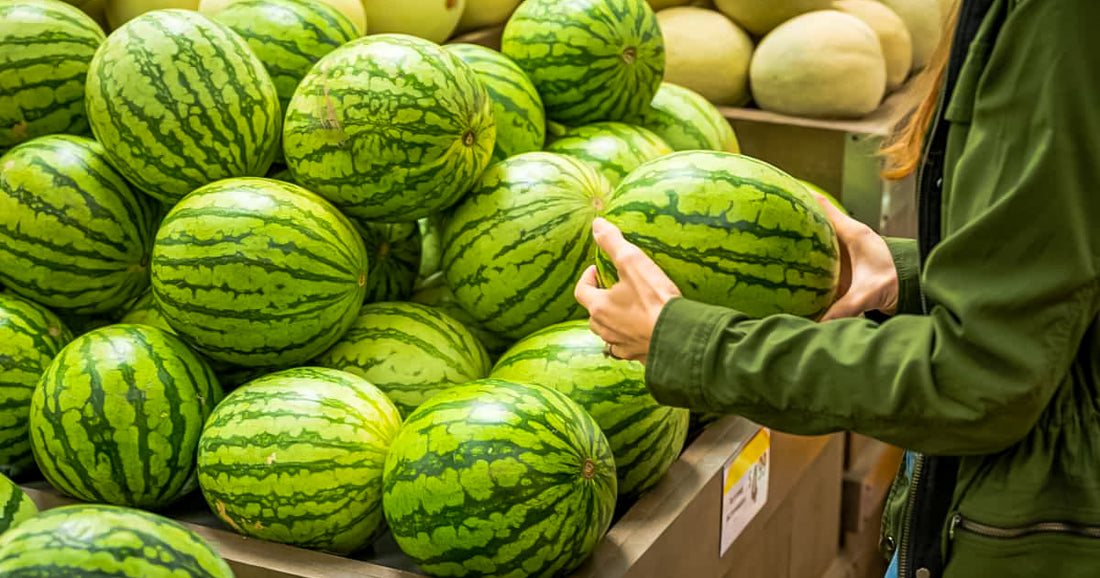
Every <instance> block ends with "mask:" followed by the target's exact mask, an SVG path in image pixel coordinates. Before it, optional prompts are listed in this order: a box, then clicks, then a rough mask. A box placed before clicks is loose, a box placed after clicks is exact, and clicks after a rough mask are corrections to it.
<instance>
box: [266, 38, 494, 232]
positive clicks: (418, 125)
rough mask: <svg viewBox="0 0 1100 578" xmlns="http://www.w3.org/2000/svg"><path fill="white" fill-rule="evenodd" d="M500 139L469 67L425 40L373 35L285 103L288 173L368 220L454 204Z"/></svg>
mask: <svg viewBox="0 0 1100 578" xmlns="http://www.w3.org/2000/svg"><path fill="white" fill-rule="evenodd" d="M495 139H496V127H495V124H494V122H493V114H492V101H491V100H490V99H489V94H488V92H486V90H485V87H484V86H483V84H482V83H481V81H480V80H479V79H478V77H477V75H476V74H475V73H474V71H473V70H472V69H471V68H470V67H469V66H467V65H466V64H465V63H464V62H462V61H461V60H459V59H458V58H457V57H456V56H454V55H452V54H450V53H449V52H447V51H445V50H443V49H442V48H440V47H439V46H437V45H435V44H433V43H431V42H428V41H427V40H423V39H419V38H414V37H411V36H404V35H400V34H378V35H373V36H368V37H366V38H361V39H359V40H356V41H354V42H351V43H349V44H346V45H344V46H343V47H341V48H338V49H337V50H335V51H333V52H331V53H329V54H328V55H327V56H325V57H324V58H322V59H321V60H320V61H319V62H318V63H317V65H316V66H314V67H313V69H312V70H311V71H310V73H309V74H308V75H306V77H305V78H304V79H303V80H302V82H301V84H300V85H299V87H298V91H297V92H296V93H295V94H294V98H293V99H292V100H291V103H290V107H289V109H288V110H287V115H286V126H285V129H284V131H283V148H284V153H285V155H286V160H287V164H288V166H289V168H290V172H291V174H293V176H294V180H295V181H296V182H298V183H301V184H302V185H303V186H305V187H307V188H309V189H310V190H312V191H314V192H316V193H318V194H320V195H321V196H323V197H325V198H326V199H328V200H330V201H332V202H333V203H334V204H335V205H336V206H337V207H339V208H340V209H341V210H343V211H344V212H346V213H347V214H348V215H350V216H354V217H356V218H359V219H362V220H365V221H387V222H393V221H415V220H416V219H419V218H421V217H425V216H427V215H429V214H431V213H434V212H437V211H440V210H443V209H446V208H447V207H449V206H451V205H453V204H454V203H455V202H456V201H457V200H458V199H459V198H460V197H461V196H462V194H463V193H465V192H466V191H467V189H469V188H470V186H471V185H472V184H473V183H474V181H475V180H476V179H477V176H478V175H479V174H480V173H481V172H482V170H484V168H485V166H486V165H487V164H488V162H489V158H490V156H491V155H492V150H493V145H494V143H495Z"/></svg>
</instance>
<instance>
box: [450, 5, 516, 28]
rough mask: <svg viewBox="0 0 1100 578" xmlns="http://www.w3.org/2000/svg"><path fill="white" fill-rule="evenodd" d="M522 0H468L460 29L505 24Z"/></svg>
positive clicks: (459, 23)
mask: <svg viewBox="0 0 1100 578" xmlns="http://www.w3.org/2000/svg"><path fill="white" fill-rule="evenodd" d="M521 1H522V0H466V9H465V10H463V11H462V19H460V20H459V21H458V30H459V31H460V32H465V31H467V30H476V29H478V28H486V27H489V26H496V25H498V24H504V22H505V21H507V20H508V17H509V16H511V15H512V12H515V10H516V6H519V3H520V2H521Z"/></svg>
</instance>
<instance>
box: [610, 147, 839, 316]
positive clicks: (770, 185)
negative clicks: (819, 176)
mask: <svg viewBox="0 0 1100 578" xmlns="http://www.w3.org/2000/svg"><path fill="white" fill-rule="evenodd" d="M606 217H607V219H608V220H609V221H611V222H612V223H614V224H616V225H618V226H619V228H621V229H622V231H623V235H624V236H625V237H626V239H627V240H628V241H630V242H632V243H634V244H635V245H637V246H639V247H640V248H641V249H642V250H643V251H645V252H646V253H647V254H649V255H650V256H651V257H652V258H653V260H654V261H656V263H657V265H659V266H660V267H661V269H662V270H664V271H665V273H667V274H668V276H669V278H670V279H672V281H673V282H674V283H676V285H677V286H678V287H679V288H680V290H681V292H683V295H684V297H687V298H689V299H694V300H698V301H703V302H706V303H713V304H717V305H723V306H728V307H733V308H735V309H737V310H739V311H742V312H744V313H746V314H747V315H750V316H753V317H763V316H766V315H771V314H775V313H790V314H793V315H800V316H804V317H809V318H816V317H818V316H820V315H821V314H822V313H824V311H825V310H826V309H827V308H828V307H829V305H830V304H831V303H832V300H833V297H834V295H835V292H836V286H837V281H838V276H839V271H840V258H839V252H838V246H837V239H836V234H835V232H834V231H833V228H832V225H831V224H830V223H829V221H828V219H827V218H826V217H825V214H824V213H823V212H822V210H821V208H820V207H819V206H818V205H817V203H816V202H815V201H814V199H813V197H812V196H810V194H809V192H807V191H806V189H805V188H804V187H803V186H802V185H801V184H799V183H798V182H797V181H795V180H794V179H793V178H792V177H790V176H788V175H786V174H785V173H783V172H782V171H780V170H778V169H776V168H775V167H772V166H771V165H768V164H766V163H763V162H761V161H758V160H755V159H751V158H749V157H744V156H740V155H734V154H729V153H721V152H709V151H695V152H680V153H676V154H673V155H669V156H666V157H662V158H660V159H657V160H656V161H653V162H650V163H648V164H646V165H643V166H642V167H640V168H639V169H637V170H636V171H634V172H633V173H631V175H630V176H629V177H628V178H627V179H626V180H624V181H623V182H622V184H620V185H619V187H618V188H617V189H616V190H615V193H614V194H613V195H612V198H611V202H610V204H609V205H608V209H607V212H606ZM597 264H598V265H599V266H600V269H601V271H600V274H601V281H602V282H603V284H604V286H610V285H611V284H612V283H614V271H613V265H612V264H611V263H610V262H609V261H608V260H607V259H606V258H605V257H604V256H603V255H602V254H601V255H600V259H599V260H598V262H597Z"/></svg>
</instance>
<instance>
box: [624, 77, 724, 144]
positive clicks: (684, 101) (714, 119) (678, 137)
mask: <svg viewBox="0 0 1100 578" xmlns="http://www.w3.org/2000/svg"><path fill="white" fill-rule="evenodd" d="M635 120H636V122H637V123H638V124H640V125H642V126H644V127H645V128H648V129H649V130H651V131H653V132H654V133H656V134H657V136H660V137H661V138H662V139H664V141H665V142H667V143H668V144H669V146H671V147H672V148H673V149H674V150H677V151H692V150H714V151H723V152H727V153H740V152H741V146H740V144H738V142H737V135H736V134H734V132H733V127H732V126H730V123H729V121H728V120H726V118H725V117H724V116H722V113H721V111H719V110H718V109H717V108H715V106H714V105H713V104H711V103H710V102H709V101H708V100H707V99H706V98H704V97H703V96H702V95H700V94H699V93H697V92H694V91H692V90H690V89H687V88H684V87H682V86H678V85H675V84H672V83H671V82H663V83H661V89H660V90H658V91H657V95H656V96H654V97H653V102H652V103H650V106H649V107H648V108H647V109H646V110H645V111H644V112H643V113H642V114H641V115H640V116H639V117H638V118H637V119H635Z"/></svg>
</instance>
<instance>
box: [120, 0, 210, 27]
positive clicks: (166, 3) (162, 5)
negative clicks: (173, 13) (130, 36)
mask: <svg viewBox="0 0 1100 578" xmlns="http://www.w3.org/2000/svg"><path fill="white" fill-rule="evenodd" d="M198 7H199V0H107V6H106V7H105V8H104V15H105V16H106V17H107V24H108V25H109V26H110V27H111V28H118V27H119V26H122V25H123V24H125V23H127V22H129V21H130V20H133V19H134V18H137V17H138V16H141V15H142V14H145V13H146V12H152V11H153V10H164V9H167V8H183V9H185V10H195V9H197V8H198Z"/></svg>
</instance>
